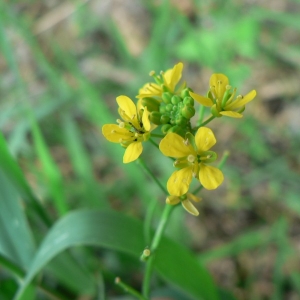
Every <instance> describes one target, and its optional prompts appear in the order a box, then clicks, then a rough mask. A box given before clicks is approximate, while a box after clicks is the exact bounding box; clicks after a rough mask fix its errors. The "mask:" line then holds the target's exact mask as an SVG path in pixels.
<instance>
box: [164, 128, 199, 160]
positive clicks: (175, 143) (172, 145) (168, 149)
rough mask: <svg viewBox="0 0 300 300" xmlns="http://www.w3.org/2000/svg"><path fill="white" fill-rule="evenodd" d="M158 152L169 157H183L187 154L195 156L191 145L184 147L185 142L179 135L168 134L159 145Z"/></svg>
mask: <svg viewBox="0 0 300 300" xmlns="http://www.w3.org/2000/svg"><path fill="white" fill-rule="evenodd" d="M159 149H160V151H161V152H162V153H163V154H164V155H166V156H170V157H176V158H179V157H184V156H187V155H189V154H194V155H196V152H195V150H194V148H193V146H192V145H190V144H188V145H186V141H185V140H184V139H183V137H181V136H180V135H178V134H176V133H173V132H170V133H168V134H167V135H166V136H165V137H164V138H163V139H162V140H161V142H160V144H159Z"/></svg>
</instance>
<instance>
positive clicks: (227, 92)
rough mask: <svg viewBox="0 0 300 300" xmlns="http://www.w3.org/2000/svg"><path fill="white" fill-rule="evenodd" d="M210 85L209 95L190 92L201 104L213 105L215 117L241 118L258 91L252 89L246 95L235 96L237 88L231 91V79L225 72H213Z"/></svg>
mask: <svg viewBox="0 0 300 300" xmlns="http://www.w3.org/2000/svg"><path fill="white" fill-rule="evenodd" d="M209 85H210V90H209V92H208V97H204V96H201V95H198V94H195V93H193V92H190V96H191V97H192V98H193V99H194V100H196V101H197V102H199V103H200V104H202V105H204V106H207V107H211V113H212V115H213V116H215V117H221V116H228V117H232V118H241V117H242V116H243V115H242V114H241V113H242V112H243V111H244V109H245V105H246V104H247V103H248V102H250V101H252V100H253V99H254V97H255V96H256V91H255V90H252V91H251V92H249V93H248V94H247V95H245V96H241V95H239V96H237V97H235V94H236V88H234V89H233V91H231V86H230V85H229V80H228V78H227V76H225V75H224V74H213V75H212V76H211V77H210V81H209Z"/></svg>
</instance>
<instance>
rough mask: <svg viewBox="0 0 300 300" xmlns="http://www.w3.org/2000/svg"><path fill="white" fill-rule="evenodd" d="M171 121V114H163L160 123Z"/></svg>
mask: <svg viewBox="0 0 300 300" xmlns="http://www.w3.org/2000/svg"><path fill="white" fill-rule="evenodd" d="M169 121H170V117H169V116H166V115H162V116H161V118H160V123H161V124H167V123H169Z"/></svg>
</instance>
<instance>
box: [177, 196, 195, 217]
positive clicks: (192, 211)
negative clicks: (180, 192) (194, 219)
mask: <svg viewBox="0 0 300 300" xmlns="http://www.w3.org/2000/svg"><path fill="white" fill-rule="evenodd" d="M181 204H182V206H183V208H184V209H185V210H186V211H187V212H188V213H190V214H191V215H193V216H198V215H199V211H198V210H197V208H196V207H195V206H194V205H193V203H192V202H191V201H189V200H188V199H186V200H183V201H182V202H181Z"/></svg>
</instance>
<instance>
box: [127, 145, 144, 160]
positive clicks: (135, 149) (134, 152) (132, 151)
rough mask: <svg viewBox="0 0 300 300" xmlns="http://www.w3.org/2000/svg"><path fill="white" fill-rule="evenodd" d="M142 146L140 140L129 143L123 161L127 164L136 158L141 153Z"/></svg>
mask: <svg viewBox="0 0 300 300" xmlns="http://www.w3.org/2000/svg"><path fill="white" fill-rule="evenodd" d="M142 151H143V146H142V143H141V142H134V143H131V144H130V145H129V146H128V147H127V148H126V150H125V153H124V156H123V163H124V164H127V163H130V162H132V161H134V160H136V159H137V158H138V157H139V156H140V155H141V153H142Z"/></svg>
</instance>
